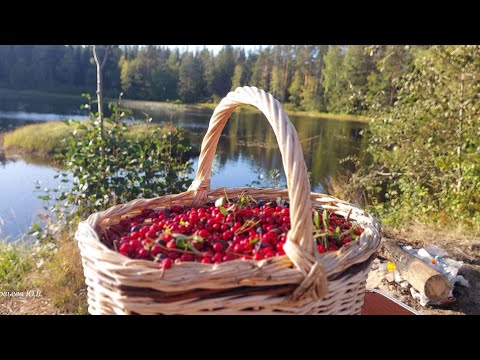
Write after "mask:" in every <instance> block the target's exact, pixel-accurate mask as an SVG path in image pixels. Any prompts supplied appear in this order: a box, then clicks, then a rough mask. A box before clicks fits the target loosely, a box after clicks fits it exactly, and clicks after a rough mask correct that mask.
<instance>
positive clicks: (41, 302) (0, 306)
mask: <svg viewBox="0 0 480 360" xmlns="http://www.w3.org/2000/svg"><path fill="white" fill-rule="evenodd" d="M58 314H59V312H58V310H57V309H56V308H55V306H53V304H52V303H51V301H50V300H49V299H48V298H15V297H12V298H2V299H0V315H58Z"/></svg>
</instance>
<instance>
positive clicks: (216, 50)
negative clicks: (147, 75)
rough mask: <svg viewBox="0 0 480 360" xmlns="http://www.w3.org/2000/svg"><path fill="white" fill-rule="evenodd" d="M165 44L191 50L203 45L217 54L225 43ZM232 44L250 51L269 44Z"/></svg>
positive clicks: (200, 47)
mask: <svg viewBox="0 0 480 360" xmlns="http://www.w3.org/2000/svg"><path fill="white" fill-rule="evenodd" d="M165 46H167V47H169V48H172V49H173V48H179V49H185V48H187V50H190V51H195V49H196V48H199V49H203V47H204V46H205V47H207V49H210V50H213V52H214V53H215V54H216V53H218V52H219V51H220V49H221V48H222V47H224V46H225V45H165ZM232 46H235V47H237V46H238V47H243V48H244V49H245V50H246V51H248V50H255V49H258V48H259V47H264V46H268V45H232Z"/></svg>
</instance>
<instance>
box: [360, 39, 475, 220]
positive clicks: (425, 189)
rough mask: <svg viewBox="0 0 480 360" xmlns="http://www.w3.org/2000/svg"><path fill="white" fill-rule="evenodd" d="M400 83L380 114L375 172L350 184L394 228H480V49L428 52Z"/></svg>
mask: <svg viewBox="0 0 480 360" xmlns="http://www.w3.org/2000/svg"><path fill="white" fill-rule="evenodd" d="M398 84H399V91H398V94H397V99H398V100H397V101H396V102H395V103H394V104H393V106H392V107H378V110H376V111H375V112H374V113H373V119H372V122H371V124H370V128H369V134H368V140H369V146H368V154H369V156H371V159H372V165H371V166H370V167H368V168H367V169H363V170H362V171H361V172H359V173H357V174H356V176H355V177H354V178H353V179H352V182H351V183H355V182H356V184H357V185H358V184H359V183H360V184H361V185H362V186H363V187H364V189H366V191H367V192H368V193H369V194H370V196H372V197H373V198H374V203H375V204H376V205H375V208H376V210H378V211H380V212H381V213H382V214H383V215H384V216H385V219H387V220H391V221H393V222H397V223H398V222H401V221H407V220H411V219H412V218H420V219H421V220H434V221H436V220H443V221H447V222H448V221H452V220H455V221H462V222H465V223H467V224H473V223H480V46H433V47H431V48H429V49H422V50H420V51H419V52H418V53H417V54H416V60H415V66H414V70H413V71H412V72H410V73H408V74H407V75H405V76H403V77H402V78H401V79H400V81H399V82H398Z"/></svg>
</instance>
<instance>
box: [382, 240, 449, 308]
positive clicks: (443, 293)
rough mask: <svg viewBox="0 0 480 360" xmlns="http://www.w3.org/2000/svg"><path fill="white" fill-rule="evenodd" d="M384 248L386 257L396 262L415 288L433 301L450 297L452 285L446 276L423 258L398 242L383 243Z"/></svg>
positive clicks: (396, 265) (404, 276)
mask: <svg viewBox="0 0 480 360" xmlns="http://www.w3.org/2000/svg"><path fill="white" fill-rule="evenodd" d="M383 250H384V252H385V255H386V257H387V258H388V259H389V260H390V261H392V262H394V263H395V267H396V268H397V270H398V271H399V272H400V273H401V274H402V276H403V278H404V279H405V280H407V281H408V282H409V283H410V285H412V286H413V287H414V288H415V290H417V291H419V292H421V293H423V294H424V295H425V296H426V297H427V298H428V299H430V300H432V301H442V300H446V299H447V298H448V294H449V292H450V289H451V287H450V284H449V282H448V280H447V279H446V278H445V276H443V275H442V274H440V273H439V272H438V271H436V270H435V269H433V268H432V267H430V266H429V265H427V264H425V263H424V262H423V261H422V260H420V259H417V258H416V257H415V256H413V255H411V254H409V253H407V252H406V251H405V250H403V249H402V248H401V247H400V246H398V245H397V244H394V243H392V242H386V243H384V244H383Z"/></svg>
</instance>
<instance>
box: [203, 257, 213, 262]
mask: <svg viewBox="0 0 480 360" xmlns="http://www.w3.org/2000/svg"><path fill="white" fill-rule="evenodd" d="M202 263H204V264H211V263H212V258H210V257H208V256H204V257H203V258H202Z"/></svg>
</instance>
